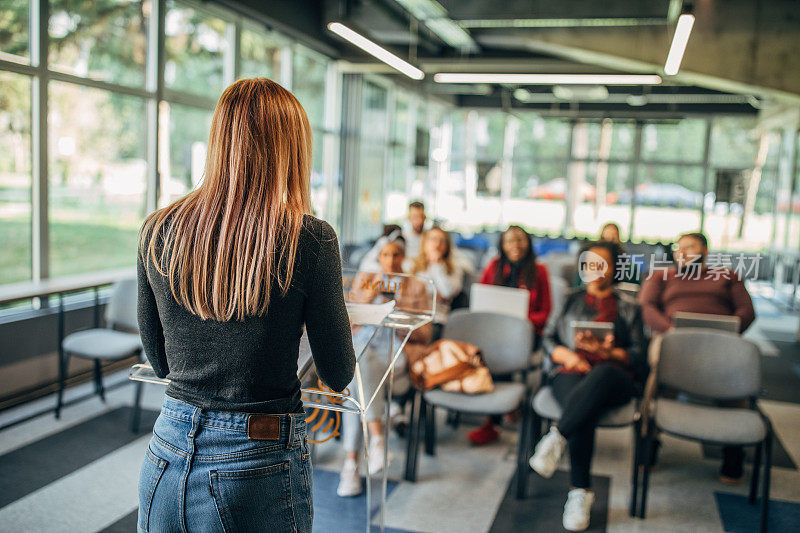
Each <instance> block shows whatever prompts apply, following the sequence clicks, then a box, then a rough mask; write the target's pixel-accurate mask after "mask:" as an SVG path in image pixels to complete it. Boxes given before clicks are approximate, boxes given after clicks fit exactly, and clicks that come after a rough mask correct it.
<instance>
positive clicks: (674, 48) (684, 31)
mask: <svg viewBox="0 0 800 533" xmlns="http://www.w3.org/2000/svg"><path fill="white" fill-rule="evenodd" d="M692 26H694V15H691V14H688V13H684V14H683V15H681V16H680V17H678V25H677V26H676V27H675V35H673V36H672V45H671V46H670V47H669V54H667V62H666V64H665V65H664V74H666V75H667V76H674V75H675V74H677V73H678V69H680V68H681V61H682V60H683V53H684V52H685V51H686V43H687V42H689V34H690V33H692Z"/></svg>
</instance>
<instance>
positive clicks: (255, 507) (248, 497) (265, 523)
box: [209, 461, 297, 533]
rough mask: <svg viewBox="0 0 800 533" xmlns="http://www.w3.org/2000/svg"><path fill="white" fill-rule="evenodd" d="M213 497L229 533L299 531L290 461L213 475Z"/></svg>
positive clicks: (211, 478)
mask: <svg viewBox="0 0 800 533" xmlns="http://www.w3.org/2000/svg"><path fill="white" fill-rule="evenodd" d="M209 477H210V483H211V494H212V496H213V497H214V502H215V503H216V506H217V512H218V513H219V518H220V520H221V521H222V527H223V529H224V530H225V531H226V532H227V533H234V532H235V533H240V532H246V531H270V532H279V531H280V532H283V531H287V532H292V533H294V532H296V531H297V527H296V524H295V520H294V514H293V511H292V485H291V481H290V475H289V461H286V462H283V463H279V464H275V465H271V466H263V467H258V468H249V469H246V470H212V471H210V472H209Z"/></svg>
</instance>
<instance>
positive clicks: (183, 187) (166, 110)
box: [160, 102, 213, 205]
mask: <svg viewBox="0 0 800 533" xmlns="http://www.w3.org/2000/svg"><path fill="white" fill-rule="evenodd" d="M160 113H161V119H160V120H161V124H162V126H165V129H166V131H167V132H168V136H166V137H162V142H166V143H167V144H168V145H169V159H166V160H164V159H162V160H161V161H160V163H161V165H162V166H161V203H162V205H167V204H169V203H170V202H172V201H174V200H177V199H178V198H180V197H181V196H183V195H184V194H186V193H188V192H189V191H191V190H192V189H194V188H195V187H196V186H197V185H198V184H199V183H200V181H201V180H202V179H203V176H204V172H205V166H206V152H207V148H208V146H207V143H208V135H209V132H210V130H211V117H212V115H213V112H212V111H211V110H209V109H199V108H195V107H189V106H184V105H179V104H171V103H167V102H162V103H161V106H160Z"/></svg>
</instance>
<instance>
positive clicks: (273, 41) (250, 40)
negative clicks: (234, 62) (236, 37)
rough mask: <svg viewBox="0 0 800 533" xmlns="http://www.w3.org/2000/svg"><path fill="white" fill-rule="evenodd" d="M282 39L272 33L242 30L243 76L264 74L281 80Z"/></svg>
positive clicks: (251, 76) (250, 76)
mask: <svg viewBox="0 0 800 533" xmlns="http://www.w3.org/2000/svg"><path fill="white" fill-rule="evenodd" d="M281 48H282V42H281V39H280V38H278V37H277V36H275V35H273V34H271V33H260V32H256V31H251V30H249V29H246V28H245V29H243V30H242V38H241V44H240V54H241V67H240V69H241V74H240V76H241V77H242V78H255V77H260V76H263V77H265V78H269V79H271V80H273V81H276V82H278V81H280V80H279V77H280V72H281V62H280V61H281Z"/></svg>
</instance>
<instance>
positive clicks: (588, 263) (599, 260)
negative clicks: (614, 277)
mask: <svg viewBox="0 0 800 533" xmlns="http://www.w3.org/2000/svg"><path fill="white" fill-rule="evenodd" d="M607 270H608V261H606V260H605V258H604V257H603V256H602V255H600V254H596V253H594V252H593V251H591V250H586V251H585V252H583V253H581V255H580V256H578V276H579V277H580V278H581V281H582V282H584V283H591V282H592V281H596V280H598V279H600V278H602V277H603V275H604V274H605V272H606V271H607Z"/></svg>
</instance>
